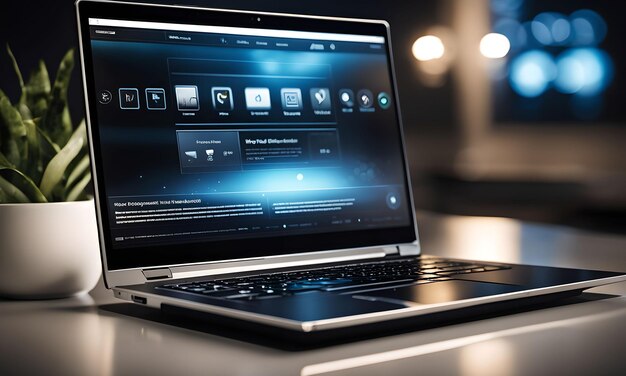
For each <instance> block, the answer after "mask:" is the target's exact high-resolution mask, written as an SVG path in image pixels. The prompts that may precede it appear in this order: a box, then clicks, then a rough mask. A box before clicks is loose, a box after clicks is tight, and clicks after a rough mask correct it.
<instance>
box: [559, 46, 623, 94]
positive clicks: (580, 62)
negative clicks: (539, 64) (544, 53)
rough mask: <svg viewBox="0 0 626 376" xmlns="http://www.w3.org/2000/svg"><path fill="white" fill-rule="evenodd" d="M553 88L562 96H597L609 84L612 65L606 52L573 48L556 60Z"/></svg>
mask: <svg viewBox="0 0 626 376" xmlns="http://www.w3.org/2000/svg"><path fill="white" fill-rule="evenodd" d="M557 70H558V74H557V77H556V79H555V80H554V87H555V88H556V90H558V91H559V92H561V93H564V94H577V95H582V96H592V95H597V94H599V93H600V92H602V91H603V90H604V89H605V88H606V87H607V85H608V84H609V83H610V81H611V78H612V75H613V64H612V62H611V58H610V57H609V56H608V55H607V53H606V52H604V51H602V50H599V49H596V48H575V49H570V50H567V51H565V52H563V53H562V54H561V55H560V56H559V57H558V58H557Z"/></svg>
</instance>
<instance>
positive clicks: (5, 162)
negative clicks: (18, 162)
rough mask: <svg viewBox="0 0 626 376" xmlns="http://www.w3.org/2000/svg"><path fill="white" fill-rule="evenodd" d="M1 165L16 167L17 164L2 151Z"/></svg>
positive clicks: (0, 154)
mask: <svg viewBox="0 0 626 376" xmlns="http://www.w3.org/2000/svg"><path fill="white" fill-rule="evenodd" d="M0 167H8V168H15V165H14V164H13V163H11V162H10V161H9V160H8V159H7V157H5V156H4V154H2V152H0Z"/></svg>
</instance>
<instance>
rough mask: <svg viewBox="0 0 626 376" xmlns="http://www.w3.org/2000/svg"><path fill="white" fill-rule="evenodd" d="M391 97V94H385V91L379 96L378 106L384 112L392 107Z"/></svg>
mask: <svg viewBox="0 0 626 376" xmlns="http://www.w3.org/2000/svg"><path fill="white" fill-rule="evenodd" d="M390 98H391V97H390V96H389V94H387V93H385V92H384V91H383V92H381V93H379V94H378V105H379V106H380V108H382V109H383V110H386V109H388V108H389V107H390V106H391V99H390Z"/></svg>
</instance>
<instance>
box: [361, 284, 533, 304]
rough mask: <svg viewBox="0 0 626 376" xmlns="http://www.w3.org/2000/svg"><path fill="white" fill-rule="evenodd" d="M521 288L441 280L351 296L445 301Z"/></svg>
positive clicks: (428, 301) (422, 301)
mask: <svg viewBox="0 0 626 376" xmlns="http://www.w3.org/2000/svg"><path fill="white" fill-rule="evenodd" d="M520 290H523V287H522V286H516V285H504V284H499V283H489V282H474V281H456V280H451V281H441V282H435V283H426V284H421V285H413V286H402V287H396V288H389V289H381V290H375V291H369V292H368V291H360V292H359V293H358V294H356V295H354V296H353V297H355V298H357V299H365V300H377V299H376V298H382V299H381V300H383V301H408V302H414V303H420V304H433V303H445V302H450V301H454V300H462V299H470V298H478V297H481V296H489V295H498V294H504V293H507V292H513V291H520Z"/></svg>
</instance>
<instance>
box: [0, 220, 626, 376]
mask: <svg viewBox="0 0 626 376" xmlns="http://www.w3.org/2000/svg"><path fill="white" fill-rule="evenodd" d="M418 217H419V226H420V236H421V239H422V244H423V249H424V250H425V253H428V254H436V255H444V256H449V257H458V258H468V259H478V260H490V261H502V262H513V263H515V262H518V263H527V264H537V265H551V266H564V267H580V268H590V269H607V270H616V271H626V236H624V235H614V234H600V233H591V232H585V231H580V230H574V229H569V228H564V227H556V226H547V225H538V224H529V223H523V222H519V221H516V220H510V219H502V218H477V217H453V216H439V215H433V214H426V213H421V214H420V215H418ZM588 292H590V293H591V294H585V295H583V297H582V298H578V299H574V300H571V301H570V304H567V305H556V306H554V305H553V306H547V307H542V308H540V309H534V310H526V311H520V312H517V313H513V314H509V315H506V316H497V317H491V318H483V319H480V320H474V321H468V322H464V323H460V324H458V323H457V324H453V325H446V326H441V327H436V328H429V329H424V330H420V331H415V332H407V333H402V334H396V335H391V336H381V337H377V338H373V339H368V340H362V341H357V342H350V343H343V344H336V345H332V346H327V347H322V348H317V349H310V350H303V351H286V350H280V349H277V348H274V347H269V346H264V345H261V344H258V343H257V344H255V343H252V342H248V341H244V340H241V339H233V338H228V337H224V336H220V335H218V334H215V333H214V332H213V333H212V332H207V331H197V330H190V329H185V328H180V327H177V326H173V325H169V324H168V323H163V322H162V321H159V320H153V319H151V317H153V316H154V315H158V311H152V310H148V312H149V314H145V315H143V316H141V315H139V316H137V315H135V316H129V315H125V314H120V313H116V312H114V311H115V310H111V309H108V308H107V306H108V307H111V306H110V305H111V304H120V303H118V302H117V301H116V299H113V298H112V296H111V294H110V292H109V291H107V290H105V289H104V287H103V285H102V283H100V284H99V285H98V286H97V287H96V288H95V289H94V290H93V291H92V292H91V293H90V294H89V295H84V296H82V297H75V298H69V299H60V300H51V301H9V300H0V375H37V374H39V375H44V374H45V375H178V374H180V375H186V374H190V375H254V376H262V375H268V376H276V375H318V374H320V375H333V376H335V375H389V376H392V375H418V374H419V375H422V374H423V375H457V374H459V375H480V376H487V375H594V376H595V375H626V283H619V284H614V285H610V286H604V287H599V288H595V289H593V290H589V291H588ZM121 304H126V303H123V302H122V303H121ZM114 307H124V306H118V305H115V306H114ZM143 311H146V310H145V309H144V310H143ZM152 314H154V315H152Z"/></svg>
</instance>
